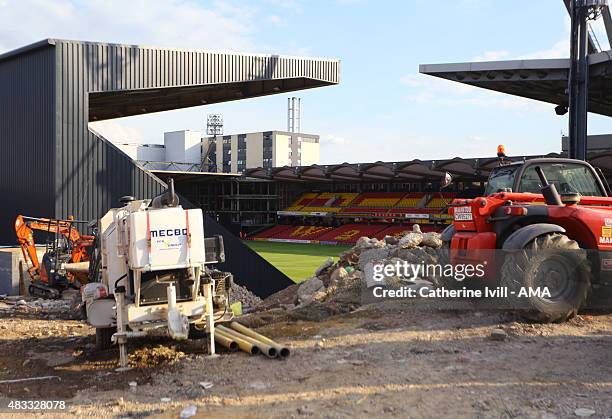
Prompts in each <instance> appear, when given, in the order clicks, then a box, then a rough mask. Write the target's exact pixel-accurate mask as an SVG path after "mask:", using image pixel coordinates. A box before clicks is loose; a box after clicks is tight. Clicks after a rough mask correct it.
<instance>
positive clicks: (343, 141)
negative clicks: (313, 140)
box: [321, 134, 352, 145]
mask: <svg viewBox="0 0 612 419" xmlns="http://www.w3.org/2000/svg"><path fill="white" fill-rule="evenodd" d="M321 143H323V144H333V145H349V144H351V143H352V141H351V140H350V139H349V138H345V137H340V136H337V135H333V134H327V135H324V136H323V137H322V138H321Z"/></svg>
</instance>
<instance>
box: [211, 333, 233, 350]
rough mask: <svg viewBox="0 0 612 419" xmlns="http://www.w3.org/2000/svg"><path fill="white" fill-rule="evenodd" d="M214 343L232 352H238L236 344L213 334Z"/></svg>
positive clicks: (227, 338) (224, 337)
mask: <svg viewBox="0 0 612 419" xmlns="http://www.w3.org/2000/svg"><path fill="white" fill-rule="evenodd" d="M215 342H217V343H218V344H220V345H221V346H224V347H226V348H227V349H229V350H230V351H232V352H236V351H237V350H238V344H237V343H236V341H235V340H233V339H231V338H229V337H227V336H222V335H220V334H219V333H215Z"/></svg>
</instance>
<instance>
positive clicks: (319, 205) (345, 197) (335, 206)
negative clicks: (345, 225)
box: [302, 192, 359, 212]
mask: <svg viewBox="0 0 612 419" xmlns="http://www.w3.org/2000/svg"><path fill="white" fill-rule="evenodd" d="M358 195H359V194H357V193H333V192H323V193H321V194H319V195H317V197H316V198H314V199H312V200H311V201H310V202H308V204H306V205H304V207H303V208H302V211H304V212H308V211H310V212H339V211H340V210H341V209H342V208H344V207H346V206H347V205H348V204H350V203H351V202H352V201H353V200H354V199H355V198H356V197H357V196H358Z"/></svg>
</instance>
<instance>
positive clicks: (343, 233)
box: [318, 224, 385, 243]
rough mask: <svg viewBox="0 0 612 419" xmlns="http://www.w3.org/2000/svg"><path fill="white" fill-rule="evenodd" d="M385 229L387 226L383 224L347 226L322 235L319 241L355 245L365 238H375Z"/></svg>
mask: <svg viewBox="0 0 612 419" xmlns="http://www.w3.org/2000/svg"><path fill="white" fill-rule="evenodd" d="M384 228H385V225H382V224H371V225H367V224H345V225H343V226H342V227H337V228H334V229H333V230H331V231H329V232H327V233H325V234H323V235H321V236H320V237H319V239H318V240H319V241H330V242H338V243H355V242H357V240H359V238H360V237H363V236H367V237H374V236H375V235H376V233H378V232H379V231H381V230H383V229H384Z"/></svg>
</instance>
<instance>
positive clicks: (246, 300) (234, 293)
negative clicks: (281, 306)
mask: <svg viewBox="0 0 612 419" xmlns="http://www.w3.org/2000/svg"><path fill="white" fill-rule="evenodd" d="M236 301H240V302H241V303H242V306H243V309H244V308H245V307H246V308H249V309H250V308H254V307H257V306H258V305H260V304H261V302H262V299H261V298H259V297H258V296H256V295H255V294H253V293H252V292H251V291H249V290H248V289H247V288H245V287H243V286H242V285H238V284H236V283H235V282H234V283H233V284H232V289H231V293H230V304H234V303H235V302H236Z"/></svg>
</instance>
